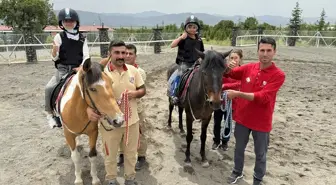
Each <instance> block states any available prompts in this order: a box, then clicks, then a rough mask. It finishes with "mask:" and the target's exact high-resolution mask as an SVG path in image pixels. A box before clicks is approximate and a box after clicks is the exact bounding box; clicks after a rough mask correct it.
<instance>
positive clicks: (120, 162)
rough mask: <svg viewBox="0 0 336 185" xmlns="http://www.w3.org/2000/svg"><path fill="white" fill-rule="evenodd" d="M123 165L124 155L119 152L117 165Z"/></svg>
mask: <svg viewBox="0 0 336 185" xmlns="http://www.w3.org/2000/svg"><path fill="white" fill-rule="evenodd" d="M123 165H124V155H123V154H120V155H119V161H118V163H117V166H119V167H121V166H123Z"/></svg>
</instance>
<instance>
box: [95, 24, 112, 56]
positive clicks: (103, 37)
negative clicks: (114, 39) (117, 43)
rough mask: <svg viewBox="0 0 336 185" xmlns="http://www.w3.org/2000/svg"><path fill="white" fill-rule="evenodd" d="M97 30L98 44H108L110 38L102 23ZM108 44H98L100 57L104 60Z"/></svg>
mask: <svg viewBox="0 0 336 185" xmlns="http://www.w3.org/2000/svg"><path fill="white" fill-rule="evenodd" d="M97 29H98V30H99V42H109V41H110V38H109V36H108V30H109V28H104V23H103V24H102V27H101V28H97ZM108 46H109V45H108V44H100V57H101V58H106V57H107V56H108Z"/></svg>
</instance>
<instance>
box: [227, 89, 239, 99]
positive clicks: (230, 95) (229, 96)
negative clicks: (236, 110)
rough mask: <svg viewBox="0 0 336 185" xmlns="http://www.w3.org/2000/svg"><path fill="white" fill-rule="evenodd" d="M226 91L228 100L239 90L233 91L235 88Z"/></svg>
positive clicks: (236, 95) (234, 96) (235, 95)
mask: <svg viewBox="0 0 336 185" xmlns="http://www.w3.org/2000/svg"><path fill="white" fill-rule="evenodd" d="M226 92H227V96H228V98H229V99H230V100H232V99H234V98H236V97H238V93H239V91H235V90H226Z"/></svg>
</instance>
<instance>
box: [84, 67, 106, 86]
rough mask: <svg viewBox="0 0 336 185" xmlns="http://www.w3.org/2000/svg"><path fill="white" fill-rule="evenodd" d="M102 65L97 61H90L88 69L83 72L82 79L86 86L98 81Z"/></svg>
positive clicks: (100, 76)
mask: <svg viewBox="0 0 336 185" xmlns="http://www.w3.org/2000/svg"><path fill="white" fill-rule="evenodd" d="M101 73H102V66H101V65H100V64H99V63H98V62H92V65H91V67H90V69H89V70H88V71H87V72H86V73H85V75H84V79H85V81H86V83H87V85H88V86H90V85H92V84H94V83H96V82H98V81H99V80H100V79H101V78H102V74H101Z"/></svg>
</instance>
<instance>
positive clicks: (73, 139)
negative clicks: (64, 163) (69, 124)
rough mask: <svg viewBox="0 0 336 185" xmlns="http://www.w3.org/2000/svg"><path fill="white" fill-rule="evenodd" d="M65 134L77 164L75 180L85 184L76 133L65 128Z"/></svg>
mask: <svg viewBox="0 0 336 185" xmlns="http://www.w3.org/2000/svg"><path fill="white" fill-rule="evenodd" d="M64 135H65V139H66V141H67V144H68V145H69V147H70V150H71V159H72V161H73V163H74V166H75V176H76V180H75V184H76V185H79V184H83V179H82V170H81V169H80V163H79V161H80V154H79V152H78V150H77V146H76V135H74V134H72V133H70V132H67V131H66V130H65V132H64Z"/></svg>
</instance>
